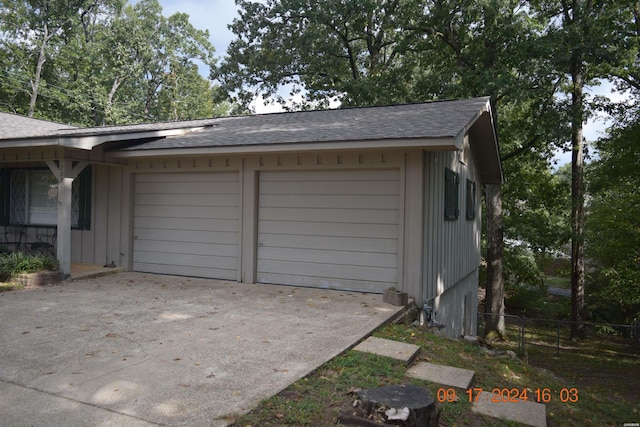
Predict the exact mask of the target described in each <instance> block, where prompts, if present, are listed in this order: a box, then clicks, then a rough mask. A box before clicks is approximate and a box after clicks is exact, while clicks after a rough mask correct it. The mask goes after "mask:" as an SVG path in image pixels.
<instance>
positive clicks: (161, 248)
mask: <svg viewBox="0 0 640 427" xmlns="http://www.w3.org/2000/svg"><path fill="white" fill-rule="evenodd" d="M133 250H134V251H140V252H143V251H150V252H163V253H168V254H176V253H179V254H184V255H196V256H197V255H203V256H208V255H210V254H216V256H224V257H231V258H235V257H236V255H237V247H236V246H235V245H233V244H231V245H223V244H212V243H192V242H176V241H173V242H171V241H162V240H136V241H135V242H134V244H133Z"/></svg>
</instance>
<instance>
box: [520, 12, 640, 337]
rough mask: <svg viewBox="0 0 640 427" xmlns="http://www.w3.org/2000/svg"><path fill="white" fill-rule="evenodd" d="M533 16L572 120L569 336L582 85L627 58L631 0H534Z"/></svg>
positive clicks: (576, 291) (575, 271)
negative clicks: (540, 26)
mask: <svg viewBox="0 0 640 427" xmlns="http://www.w3.org/2000/svg"><path fill="white" fill-rule="evenodd" d="M530 5H531V11H532V13H533V15H534V16H539V17H540V18H541V19H543V20H545V21H546V22H547V25H546V28H545V31H544V36H543V38H542V41H543V42H544V45H545V46H547V48H548V53H549V55H548V58H549V66H550V68H551V69H552V70H554V72H555V75H556V78H557V80H558V82H560V87H561V93H563V94H565V95H566V97H567V104H566V106H565V107H564V108H562V110H561V112H562V113H564V114H565V115H566V122H567V123H570V125H571V138H570V149H571V153H572V160H571V165H572V170H571V299H572V304H571V317H572V320H573V321H574V322H575V323H573V324H572V328H571V336H572V337H579V336H582V335H584V333H585V331H584V327H583V323H584V321H585V320H586V310H585V264H584V222H585V213H584V204H585V196H584V193H585V192H584V131H583V127H584V123H585V121H586V119H587V117H588V116H589V114H591V112H592V111H593V106H592V105H590V103H589V102H588V99H587V97H586V95H585V89H586V87H587V86H589V85H591V84H594V83H595V81H596V80H597V79H600V78H606V77H608V76H609V74H610V70H611V69H612V68H615V67H616V65H614V64H617V63H618V62H619V61H621V60H624V59H627V57H628V55H627V52H628V48H627V40H628V28H629V26H630V24H631V22H632V17H633V8H632V7H630V6H632V4H631V2H619V1H613V0H610V1H595V0H573V1H572V2H566V1H557V0H535V1H531V2H530Z"/></svg>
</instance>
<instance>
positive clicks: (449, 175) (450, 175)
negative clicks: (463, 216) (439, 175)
mask: <svg viewBox="0 0 640 427" xmlns="http://www.w3.org/2000/svg"><path fill="white" fill-rule="evenodd" d="M459 183H460V177H459V175H458V173H457V172H454V171H452V170H451V169H449V168H445V169H444V219H445V220H448V221H454V220H457V219H458V216H459V215H460V208H459V206H460V205H459V202H458V187H459Z"/></svg>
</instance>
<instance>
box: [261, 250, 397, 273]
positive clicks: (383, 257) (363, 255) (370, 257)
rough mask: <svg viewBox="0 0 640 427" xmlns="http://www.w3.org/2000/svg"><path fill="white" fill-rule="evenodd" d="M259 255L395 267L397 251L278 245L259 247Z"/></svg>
mask: <svg viewBox="0 0 640 427" xmlns="http://www.w3.org/2000/svg"><path fill="white" fill-rule="evenodd" d="M258 257H259V258H260V259H261V260H264V261H270V260H276V261H277V260H281V259H287V260H289V261H294V262H306V261H308V260H309V259H313V260H315V261H316V262H318V263H323V264H335V265H352V266H363V267H366V266H369V265H372V264H373V265H375V266H377V267H382V268H395V267H396V265H397V256H396V254H395V253H392V254H383V253H371V252H349V251H345V250H340V249H336V250H316V249H306V248H305V249H292V248H277V247H260V248H258Z"/></svg>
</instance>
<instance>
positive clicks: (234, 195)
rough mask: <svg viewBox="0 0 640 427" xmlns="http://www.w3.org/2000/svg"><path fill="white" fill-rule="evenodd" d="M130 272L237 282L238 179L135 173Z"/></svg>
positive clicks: (225, 175)
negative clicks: (131, 268) (132, 270)
mask: <svg viewBox="0 0 640 427" xmlns="http://www.w3.org/2000/svg"><path fill="white" fill-rule="evenodd" d="M133 234H134V241H133V269H134V270H136V271H144V272H150V273H162V274H177V275H184V276H197V277H210V278H216V279H228V280H236V279H237V269H238V174H237V173H180V174H168V173H164V174H138V175H136V180H135V213H134V233H133Z"/></svg>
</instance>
